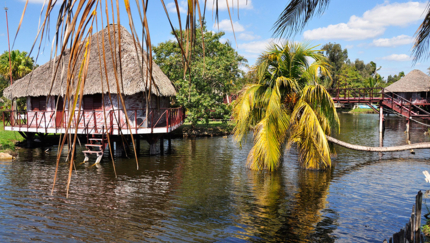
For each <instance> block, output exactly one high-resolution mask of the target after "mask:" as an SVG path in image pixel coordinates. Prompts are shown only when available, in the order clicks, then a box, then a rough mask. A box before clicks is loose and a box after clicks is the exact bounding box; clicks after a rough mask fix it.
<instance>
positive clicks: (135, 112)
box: [134, 109, 137, 134]
mask: <svg viewBox="0 0 430 243" xmlns="http://www.w3.org/2000/svg"><path fill="white" fill-rule="evenodd" d="M134 127H135V128H136V134H137V109H134Z"/></svg>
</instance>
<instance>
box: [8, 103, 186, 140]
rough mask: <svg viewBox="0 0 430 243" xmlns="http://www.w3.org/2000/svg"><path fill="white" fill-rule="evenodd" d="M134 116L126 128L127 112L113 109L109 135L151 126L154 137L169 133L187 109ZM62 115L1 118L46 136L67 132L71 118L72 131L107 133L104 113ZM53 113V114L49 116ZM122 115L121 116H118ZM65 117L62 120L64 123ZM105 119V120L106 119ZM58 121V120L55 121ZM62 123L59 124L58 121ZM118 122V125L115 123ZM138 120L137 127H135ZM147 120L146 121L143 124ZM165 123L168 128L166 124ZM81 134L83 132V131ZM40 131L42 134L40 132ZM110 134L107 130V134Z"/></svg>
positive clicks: (138, 111)
mask: <svg viewBox="0 0 430 243" xmlns="http://www.w3.org/2000/svg"><path fill="white" fill-rule="evenodd" d="M129 111H130V112H132V113H134V119H133V118H132V117H131V119H130V122H131V123H130V124H127V123H124V124H122V123H121V121H122V118H123V116H124V113H123V109H112V110H110V111H109V114H108V116H107V117H106V119H110V121H109V120H108V122H109V124H108V125H107V127H108V128H107V129H108V132H109V133H111V134H113V133H114V130H115V129H119V130H121V129H123V128H124V127H127V128H128V127H129V128H131V129H133V130H135V132H136V133H138V129H140V128H142V125H143V124H144V123H145V122H147V123H148V126H145V128H149V129H150V133H153V132H154V128H163V129H164V128H165V129H166V132H169V128H171V127H175V126H177V125H178V124H181V123H182V122H183V118H184V114H183V108H181V107H177V108H160V109H156V108H151V109H150V112H149V114H148V116H143V113H142V111H146V109H145V108H143V109H131V110H129ZM57 112H58V111H55V110H52V111H51V110H50V111H18V110H14V111H12V110H6V111H2V113H1V114H0V116H1V117H0V119H2V120H3V126H4V127H8V126H12V127H16V128H19V129H20V131H21V130H22V131H24V132H25V131H28V129H31V128H36V129H42V128H43V129H44V130H45V131H44V132H46V133H47V132H48V129H50V128H55V129H56V130H55V131H56V132H58V129H61V128H62V129H67V128H66V127H67V123H68V120H69V119H67V117H69V118H71V119H72V121H73V122H72V124H71V126H70V127H69V129H70V128H76V126H78V128H79V130H81V129H82V130H83V132H84V133H87V134H89V133H94V132H95V133H99V132H101V131H102V130H104V129H106V126H104V125H101V122H102V121H103V119H104V118H101V116H99V113H100V112H103V111H96V110H91V111H82V110H81V113H80V114H79V115H78V114H77V113H74V114H71V112H70V111H69V110H63V111H62V113H57ZM49 113H50V114H49ZM117 113H118V114H117ZM11 114H13V115H14V117H15V115H16V116H17V117H16V122H14V123H12V122H11V119H15V118H12V117H11ZM138 114H141V115H142V117H141V118H139V119H140V120H138ZM60 117H61V120H60ZM103 117H104V116H103ZM54 118H55V119H54ZM57 119H58V120H57ZM115 120H116V121H117V122H116V123H115ZM133 120H134V124H133V123H132V122H133ZM141 120H143V121H141ZM164 122H165V124H164ZM26 129H27V130H26ZM82 130H81V131H82ZM37 131H40V130H37ZM104 132H106V130H104Z"/></svg>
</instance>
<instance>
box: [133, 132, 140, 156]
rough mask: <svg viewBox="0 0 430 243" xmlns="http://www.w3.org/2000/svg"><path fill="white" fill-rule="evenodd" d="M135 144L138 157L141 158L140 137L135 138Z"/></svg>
mask: <svg viewBox="0 0 430 243" xmlns="http://www.w3.org/2000/svg"><path fill="white" fill-rule="evenodd" d="M134 142H135V146H136V148H135V149H136V154H137V156H139V155H140V137H139V136H136V137H135V138H134Z"/></svg>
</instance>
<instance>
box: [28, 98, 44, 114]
mask: <svg viewBox="0 0 430 243" xmlns="http://www.w3.org/2000/svg"><path fill="white" fill-rule="evenodd" d="M31 108H32V110H33V111H45V110H46V97H44V96H42V97H31Z"/></svg>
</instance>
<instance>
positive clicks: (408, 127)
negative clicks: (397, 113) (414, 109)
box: [406, 118, 410, 133]
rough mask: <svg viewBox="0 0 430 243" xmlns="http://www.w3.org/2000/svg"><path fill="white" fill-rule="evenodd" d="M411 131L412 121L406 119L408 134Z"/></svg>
mask: <svg viewBox="0 0 430 243" xmlns="http://www.w3.org/2000/svg"><path fill="white" fill-rule="evenodd" d="M409 129H410V119H409V118H408V119H406V133H409Z"/></svg>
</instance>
